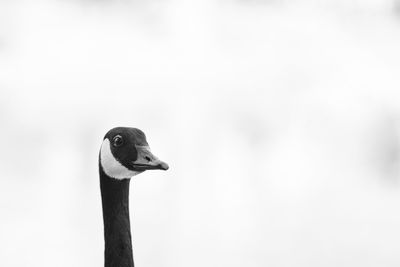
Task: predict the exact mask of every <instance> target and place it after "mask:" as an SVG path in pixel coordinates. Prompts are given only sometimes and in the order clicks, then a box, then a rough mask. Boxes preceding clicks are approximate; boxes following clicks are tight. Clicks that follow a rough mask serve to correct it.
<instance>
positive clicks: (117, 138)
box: [113, 135, 124, 147]
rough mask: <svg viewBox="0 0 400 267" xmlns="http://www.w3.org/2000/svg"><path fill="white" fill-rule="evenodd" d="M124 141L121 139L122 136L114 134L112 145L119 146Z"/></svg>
mask: <svg viewBox="0 0 400 267" xmlns="http://www.w3.org/2000/svg"><path fill="white" fill-rule="evenodd" d="M123 143H124V140H123V139H122V136H120V135H116V136H114V138H113V146H116V147H117V146H121V145H122V144H123Z"/></svg>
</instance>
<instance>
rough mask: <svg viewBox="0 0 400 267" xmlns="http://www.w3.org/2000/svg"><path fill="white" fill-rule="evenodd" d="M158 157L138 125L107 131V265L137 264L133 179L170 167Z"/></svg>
mask: <svg viewBox="0 0 400 267" xmlns="http://www.w3.org/2000/svg"><path fill="white" fill-rule="evenodd" d="M168 168H169V167H168V164H167V163H165V162H163V161H161V160H159V159H158V158H157V157H156V156H154V155H153V154H152V153H151V151H150V148H149V145H148V143H147V141H146V136H145V134H144V133H143V132H142V131H141V130H139V129H137V128H129V127H116V128H113V129H111V130H109V131H108V132H107V134H106V135H105V136H104V138H103V143H102V145H101V148H100V154H99V176H100V190H101V199H102V208H103V223H104V266H105V267H133V266H134V262H133V254H132V238H131V227H130V221H129V182H130V179H131V178H132V177H133V176H135V175H137V174H139V173H142V172H144V171H146V170H168Z"/></svg>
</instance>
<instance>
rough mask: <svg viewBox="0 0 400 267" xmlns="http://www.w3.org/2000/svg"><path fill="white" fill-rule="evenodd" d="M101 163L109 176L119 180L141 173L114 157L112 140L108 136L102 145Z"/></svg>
mask: <svg viewBox="0 0 400 267" xmlns="http://www.w3.org/2000/svg"><path fill="white" fill-rule="evenodd" d="M100 164H101V166H102V167H103V170H104V172H105V173H106V174H107V175H108V176H110V177H111V178H114V179H118V180H122V179H129V178H131V177H132V176H135V175H136V174H139V173H140V172H136V171H131V170H129V169H128V168H126V167H125V166H123V165H122V164H121V163H119V161H118V160H116V159H115V158H114V156H113V154H112V152H111V148H110V140H108V138H106V139H104V141H103V144H102V145H101V149H100Z"/></svg>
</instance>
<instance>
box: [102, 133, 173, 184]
mask: <svg viewBox="0 0 400 267" xmlns="http://www.w3.org/2000/svg"><path fill="white" fill-rule="evenodd" d="M100 164H101V167H102V168H103V170H104V172H105V173H106V174H107V175H108V176H110V177H112V178H116V179H124V178H131V177H132V176H134V175H136V174H139V173H141V172H143V171H145V170H157V169H158V170H168V165H167V164H166V163H165V162H162V161H161V160H159V159H158V158H157V157H156V156H154V155H153V154H152V153H151V151H150V147H149V145H148V143H147V140H146V136H145V134H144V133H143V132H142V131H141V130H139V129H137V128H128V127H116V128H113V129H111V130H110V131H108V132H107V134H106V135H105V136H104V140H103V144H102V146H101V150H100Z"/></svg>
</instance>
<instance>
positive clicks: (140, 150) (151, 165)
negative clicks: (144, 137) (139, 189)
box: [132, 146, 169, 171]
mask: <svg viewBox="0 0 400 267" xmlns="http://www.w3.org/2000/svg"><path fill="white" fill-rule="evenodd" d="M136 151H137V160H135V161H134V162H133V163H132V166H133V168H134V169H135V170H138V171H145V170H164V171H166V170H168V169H169V166H168V164H167V163H165V162H163V161H161V160H159V159H158V158H157V157H156V156H154V155H153V153H151V151H150V148H149V147H148V146H136Z"/></svg>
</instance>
